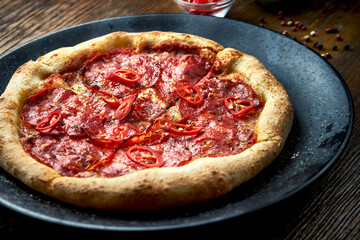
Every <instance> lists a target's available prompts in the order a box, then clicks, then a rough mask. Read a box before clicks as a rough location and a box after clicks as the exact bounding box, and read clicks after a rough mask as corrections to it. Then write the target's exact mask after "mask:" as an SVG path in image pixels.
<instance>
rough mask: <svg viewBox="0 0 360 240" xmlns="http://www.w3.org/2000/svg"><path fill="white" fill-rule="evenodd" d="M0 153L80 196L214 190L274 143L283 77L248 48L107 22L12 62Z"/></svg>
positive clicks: (273, 154) (134, 205) (141, 198)
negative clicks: (87, 34) (102, 28)
mask: <svg viewBox="0 0 360 240" xmlns="http://www.w3.org/2000/svg"><path fill="white" fill-rule="evenodd" d="M0 106H1V107H0V111H1V114H0V136H1V138H0V156H1V160H0V164H1V167H2V168H3V169H4V170H5V171H6V172H8V173H9V174H11V175H12V176H13V177H14V178H16V179H18V180H20V181H21V182H22V183H24V184H25V185H26V186H28V187H29V188H31V189H33V190H35V191H37V192H39V193H41V194H44V195H47V196H50V197H52V198H53V199H56V200H58V201H60V202H65V203H69V204H72V205H75V206H79V207H83V208H95V209H112V210H156V209H165V208H171V207H177V206H184V205H189V204H195V203H200V202H204V201H208V200H211V199H214V198H217V197H219V196H223V195H225V194H227V193H229V192H230V191H232V190H233V189H234V188H236V187H238V186H239V185H241V184H243V183H244V182H247V181H249V180H250V179H252V178H254V177H255V176H256V175H258V174H259V173H260V172H261V171H262V170H263V169H264V168H265V167H267V166H268V165H269V164H270V163H271V162H272V161H274V159H276V158H277V156H278V155H279V153H280V152H281V151H282V149H283V147H284V144H285V141H286V139H287V136H288V134H289V131H290V129H291V125H292V121H293V107H292V104H291V101H290V97H289V95H288V93H287V92H286V90H285V88H284V87H283V85H281V84H280V83H279V82H278V81H277V80H276V78H275V77H274V76H273V75H272V74H271V73H270V72H269V71H268V70H267V69H266V68H265V66H264V65H263V64H262V63H261V62H260V61H259V60H258V59H256V58H255V57H253V56H251V55H248V54H246V53H244V52H241V51H239V50H236V49H233V48H228V47H224V46H222V45H220V44H219V43H217V42H215V41H213V40H210V39H206V38H203V37H199V36H195V35H191V34H185V33H176V32H160V31H151V32H137V33H129V32H113V33H110V34H107V35H104V36H100V37H97V38H94V39H90V40H87V41H85V42H82V43H79V44H77V45H75V46H71V47H63V48H60V49H57V50H54V51H52V52H49V53H47V54H45V55H43V56H41V57H38V58H37V59H36V60H33V61H29V62H27V63H25V64H24V65H22V66H20V67H19V68H18V69H17V70H16V72H15V73H14V74H13V76H12V78H11V79H10V81H9V83H8V85H7V87H6V89H5V91H4V92H3V93H2V95H1V98H0Z"/></svg>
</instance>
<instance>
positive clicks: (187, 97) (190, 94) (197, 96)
mask: <svg viewBox="0 0 360 240" xmlns="http://www.w3.org/2000/svg"><path fill="white" fill-rule="evenodd" d="M176 94H177V95H178V96H179V98H181V99H182V100H184V101H186V102H187V103H189V104H190V105H192V106H196V107H199V106H201V105H202V104H203V103H204V98H203V96H202V94H201V93H200V90H199V89H198V88H197V87H195V86H193V85H184V86H181V87H179V88H178V89H176Z"/></svg>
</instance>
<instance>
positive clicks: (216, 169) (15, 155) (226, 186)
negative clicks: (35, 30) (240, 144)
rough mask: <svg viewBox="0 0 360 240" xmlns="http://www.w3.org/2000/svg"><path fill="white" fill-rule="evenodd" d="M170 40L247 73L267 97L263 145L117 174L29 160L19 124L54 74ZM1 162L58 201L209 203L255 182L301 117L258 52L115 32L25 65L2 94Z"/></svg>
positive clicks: (92, 204) (141, 206)
mask: <svg viewBox="0 0 360 240" xmlns="http://www.w3.org/2000/svg"><path fill="white" fill-rule="evenodd" d="M169 42H178V43H181V44H188V45H197V46H203V47H204V48H202V50H201V51H200V52H198V53H197V54H200V55H203V56H212V57H213V58H214V59H215V58H218V59H219V60H220V61H219V62H220V63H221V66H220V67H221V68H225V69H226V71H225V73H226V76H227V77H229V78H232V77H233V76H234V75H239V76H241V78H242V79H243V80H244V81H245V82H246V83H248V84H249V85H250V86H251V87H252V88H253V89H254V91H255V92H256V93H257V94H258V95H259V97H260V99H261V100H262V101H264V102H265V106H264V108H263V110H262V112H261V115H260V117H259V119H258V123H257V125H256V129H255V131H256V133H257V135H258V143H256V144H255V145H253V146H252V147H251V148H249V149H247V150H245V151H244V152H242V153H240V154H237V155H232V156H228V157H216V158H210V157H206V158H201V159H197V160H196V161H193V162H192V163H190V164H187V165H185V166H182V167H177V168H150V169H145V170H141V171H138V172H135V173H132V174H128V175H124V176H121V177H114V178H96V177H89V178H76V177H65V176H61V175H60V174H59V173H57V172H56V171H55V170H53V169H51V168H49V167H47V166H45V165H43V164H41V163H39V162H37V161H36V160H34V159H33V158H31V157H29V156H28V155H27V154H26V153H25V151H24V150H23V147H22V143H21V139H20V136H19V129H20V124H21V119H20V117H19V116H20V112H21V108H22V106H23V104H24V102H25V100H26V99H27V98H28V97H29V96H30V95H31V94H32V93H34V92H35V91H37V90H39V89H40V88H41V86H42V83H43V82H44V79H45V78H46V77H47V76H49V75H50V74H51V73H61V72H64V71H67V70H69V69H76V68H79V67H80V66H81V64H82V63H83V62H84V61H85V60H86V59H89V58H91V57H93V56H95V55H97V54H100V53H103V52H106V51H108V50H111V49H115V48H120V47H129V46H134V47H135V48H136V49H137V50H138V51H139V52H141V51H142V50H144V49H145V48H146V47H147V46H149V45H150V46H153V45H161V44H166V43H169ZM0 106H1V108H0V135H1V138H0V155H1V159H0V165H1V167H2V168H4V169H5V170H6V171H7V172H9V173H10V174H11V175H13V176H14V177H15V178H17V179H19V180H20V181H22V182H23V183H25V184H26V185H28V186H29V187H31V188H33V189H35V190H36V191H39V192H41V193H44V194H46V195H49V196H51V197H53V198H55V199H58V200H61V201H64V202H67V203H71V204H74V205H77V206H81V207H86V208H98V209H117V210H145V209H147V210H149V209H164V208H169V207H175V206H181V205H187V204H193V203H198V202H203V201H206V200H209V199H213V198H216V197H218V196H222V195H224V194H226V193H228V192H229V191H231V190H232V189H234V188H236V187H237V186H239V185H240V184H242V183H244V182H246V181H248V180H250V179H251V178H253V177H254V176H256V175H257V174H258V173H259V172H261V171H262V170H263V169H264V168H265V167H266V166H268V165H269V164H270V163H271V162H272V161H273V160H274V159H275V158H276V157H277V156H278V155H279V153H280V151H281V150H282V148H283V146H284V143H285V141H286V138H287V136H288V133H289V131H290V129H291V124H292V120H293V108H292V105H291V101H290V98H289V96H288V94H287V93H286V91H285V89H284V88H283V86H282V85H281V84H280V83H279V82H278V81H277V80H276V79H275V77H274V76H273V75H272V74H271V73H270V72H269V71H268V70H267V69H266V68H265V66H264V65H263V64H262V63H261V62H260V61H259V60H257V59H256V58H254V57H253V56H250V55H247V54H245V53H242V52H240V51H238V50H235V49H231V48H224V47H223V46H221V45H220V44H218V43H215V42H213V41H211V40H208V39H204V38H201V37H197V36H194V35H189V34H183V33H173V32H157V31H156V32H146V33H125V32H115V33H111V34H108V35H106V36H102V37H98V38H95V39H92V40H89V41H87V42H84V43H80V44H78V45H76V46H74V47H66V48H61V49H58V50H55V51H52V52H50V53H48V54H46V55H44V56H42V57H39V58H38V59H37V60H36V61H30V62H28V63H26V64H24V65H23V66H21V67H20V68H19V69H18V70H17V71H16V72H15V73H14V75H13V77H12V78H11V80H10V82H9V85H8V87H7V88H6V90H5V92H4V93H3V94H2V96H1V98H0Z"/></svg>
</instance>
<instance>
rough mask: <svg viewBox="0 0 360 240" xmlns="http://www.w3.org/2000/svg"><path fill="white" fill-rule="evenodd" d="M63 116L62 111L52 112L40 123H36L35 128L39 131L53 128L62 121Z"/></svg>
mask: <svg viewBox="0 0 360 240" xmlns="http://www.w3.org/2000/svg"><path fill="white" fill-rule="evenodd" d="M61 116H62V114H61V112H58V111H54V112H51V113H50V114H49V115H47V116H46V117H45V118H44V119H43V120H42V121H41V122H40V123H39V124H38V125H36V127H35V129H36V130H38V131H43V130H48V129H51V128H53V127H54V126H55V125H56V124H57V123H58V122H59V121H60V119H61Z"/></svg>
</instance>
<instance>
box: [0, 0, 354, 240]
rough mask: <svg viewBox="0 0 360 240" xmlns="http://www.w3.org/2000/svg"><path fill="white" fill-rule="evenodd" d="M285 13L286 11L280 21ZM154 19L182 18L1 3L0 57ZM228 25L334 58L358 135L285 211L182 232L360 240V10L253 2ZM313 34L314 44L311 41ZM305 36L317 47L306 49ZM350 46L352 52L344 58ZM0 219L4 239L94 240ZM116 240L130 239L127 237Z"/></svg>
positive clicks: (14, 0) (337, 4)
mask: <svg viewBox="0 0 360 240" xmlns="http://www.w3.org/2000/svg"><path fill="white" fill-rule="evenodd" d="M279 11H282V12H281V14H280V13H279ZM155 13H180V10H179V9H178V8H177V6H176V5H175V4H174V3H173V2H172V0H152V1H150V0H108V1H102V0H87V1H84V0H62V1H58V0H34V1H26V0H2V1H1V2H0V54H4V53H7V52H8V51H10V50H12V49H14V48H15V47H18V46H20V45H22V44H24V43H26V42H28V41H30V40H33V39H35V38H38V37H40V36H42V35H45V34H48V33H51V32H54V31H57V30H60V29H63V28H66V27H70V26H73V25H77V24H81V23H85V22H89V21H95V20H99V19H104V18H111V17H118V16H129V15H138V14H155ZM226 17H227V18H230V19H236V20H240V21H244V22H247V23H251V24H256V25H257V24H260V25H262V26H263V27H265V28H269V29H272V30H274V31H277V32H279V33H282V32H283V31H284V30H287V31H288V34H289V35H290V36H291V37H294V38H296V39H297V40H298V41H300V42H304V44H306V45H307V46H309V47H310V48H312V49H313V50H314V51H316V52H318V53H319V54H326V53H328V55H327V56H326V58H327V61H329V63H330V64H332V65H333V66H334V68H335V69H336V70H337V71H338V72H339V73H340V74H341V75H342V77H343V78H344V79H345V81H346V83H347V85H348V87H349V89H350V92H351V94H352V97H353V101H354V108H355V112H356V114H355V121H354V129H353V134H352V137H351V138H350V141H349V144H348V146H347V148H346V149H345V152H344V153H343V154H342V155H341V157H340V158H339V159H338V161H336V163H335V164H334V165H333V166H332V167H331V168H330V169H329V171H327V172H326V173H325V174H324V175H323V176H322V177H321V178H320V179H319V180H318V181H316V182H315V183H313V184H312V185H311V186H310V187H308V188H307V189H305V190H304V191H302V192H300V193H299V194H298V195H296V198H295V199H291V200H289V201H288V202H287V204H286V205H281V206H276V207H273V208H270V209H267V210H265V211H261V212H260V213H256V214H254V215H252V216H249V218H246V220H237V219H234V220H233V221H230V222H227V223H226V224H222V223H219V224H218V225H215V226H213V227H212V229H207V228H206V227H200V228H195V229H191V230H185V229H184V230H183V231H181V232H183V233H186V234H191V233H195V232H201V233H205V232H210V233H212V232H218V233H220V234H228V233H232V232H234V233H235V234H236V235H232V236H231V237H237V238H241V237H248V238H245V239H256V238H255V237H258V238H259V239H260V238H261V239H359V238H360V196H359V192H360V174H359V172H360V171H359V170H360V161H359V154H360V145H359V144H358V139H359V136H360V119H359V115H358V113H359V111H360V40H359V39H360V2H359V1H355V0H352V1H351V0H347V1H337V0H330V1H325V0H318V1H310V2H309V3H297V4H296V6H295V7H294V8H292V9H287V8H286V7H285V5H280V6H277V7H271V6H270V7H269V6H267V7H265V6H263V5H261V4H259V3H258V2H255V1H253V0H237V1H236V2H235V3H234V5H233V7H232V9H231V10H230V11H229V13H228V15H227V16H226ZM289 20H292V22H293V23H294V24H295V22H296V21H299V22H301V23H302V24H303V26H304V27H306V29H303V30H301V29H296V31H293V29H292V26H290V25H291V22H289ZM282 21H283V22H282ZM332 27H336V28H337V30H338V34H340V35H341V39H339V37H338V38H337V37H336V34H330V33H327V32H326V29H328V28H332ZM312 31H314V33H315V35H314V36H312V35H310V34H311V32H312ZM306 35H308V37H309V38H310V41H306V38H308V37H306V38H304V37H305V36H306ZM315 42H319V43H321V44H322V49H319V48H316V47H315V46H314V43H315ZM347 44H348V46H349V49H348V50H344V47H345V45H347ZM335 45H336V47H337V49H336V50H335V49H334V48H335V47H334V46H335ZM324 57H325V56H324ZM329 111H331V109H329ZM0 212H1V213H0V231H1V232H3V233H12V234H16V233H21V232H25V234H26V233H27V232H28V231H30V230H31V229H35V230H36V231H38V230H39V231H40V232H42V231H43V230H44V229H47V230H51V231H52V234H61V233H69V232H70V233H72V232H80V233H82V234H86V233H89V232H90V233H91V234H93V232H91V231H86V230H85V231H81V229H72V228H67V227H63V226H56V225H52V224H48V223H45V222H41V221H37V220H34V219H31V218H28V217H26V216H23V215H20V214H18V213H15V212H13V211H11V210H9V209H6V208H4V207H1V209H0ZM157 234H158V236H160V234H159V233H155V235H157ZM170 234H172V233H171V232H170ZM114 235H115V236H119V237H121V236H127V235H124V233H116V234H114ZM170 236H171V235H170ZM185 236H191V235H185ZM250 236H252V238H250ZM229 237H230V236H229Z"/></svg>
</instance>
